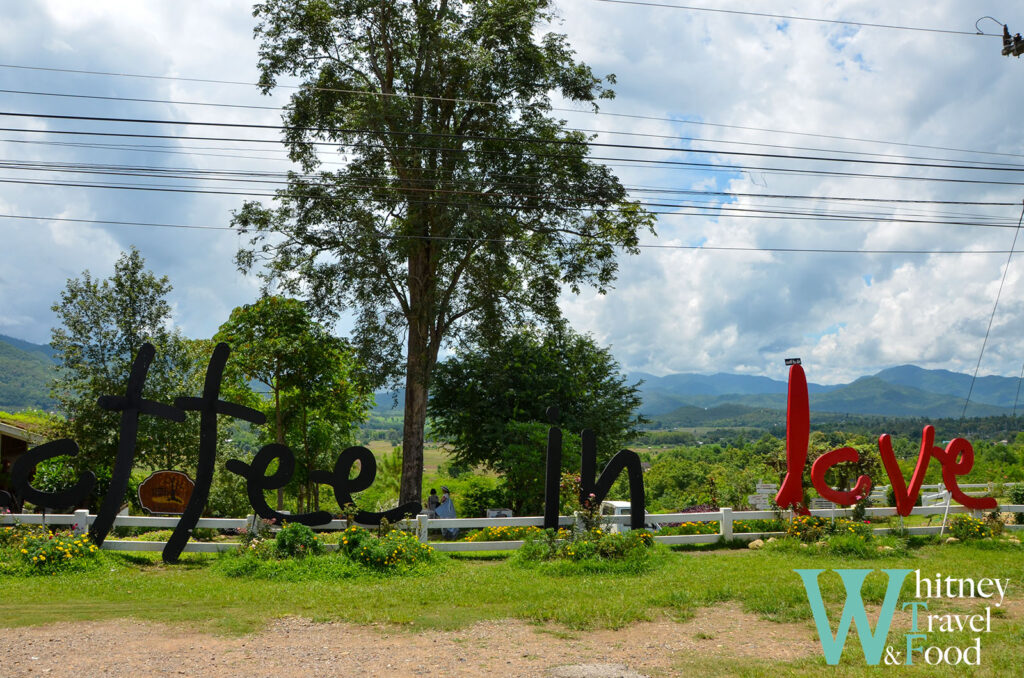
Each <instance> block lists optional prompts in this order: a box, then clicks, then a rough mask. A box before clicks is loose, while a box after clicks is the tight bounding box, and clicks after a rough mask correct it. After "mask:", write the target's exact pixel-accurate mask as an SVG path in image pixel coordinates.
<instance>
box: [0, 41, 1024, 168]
mask: <svg viewBox="0 0 1024 678" xmlns="http://www.w3.org/2000/svg"><path fill="white" fill-rule="evenodd" d="M971 35H975V34H973V33H972V34H971ZM986 35H990V34H986ZM0 68H11V69H21V70H31V71H49V72H56V73H73V74H77V75H95V76H107V77H122V78H143V79H153V80H170V81H182V82H198V83H208V84H219V85H240V86H247V87H254V86H256V87H258V86H259V83H254V82H244V81H238V80H217V79H212V78H189V77H182V76H170V75H150V74H141V73H117V72H109V71H88V70H80V69H72V68H53V67H45V66H27V65H23V64H0ZM275 87H278V88H284V89H302V88H303V87H302V86H300V85H283V84H280V83H279V84H276V85H275ZM305 89H308V90H310V91H316V92H337V93H343V94H353V95H358V96H377V97H385V98H387V97H396V98H407V99H424V100H428V101H442V102H455V103H470V104H481V105H486V106H498V105H500V104H499V103H497V102H494V101H483V100H478V99H459V98H450V97H438V96H428V95H419V94H405V93H402V92H375V91H367V90H355V89H338V88H331V87H306V88H305ZM551 110H552V111H558V112H562V113H577V114H587V115H603V116H608V117H614V118H629V119H634V120H651V121H657V122H669V123H673V124H678V125H699V126H705V127H720V128H723V129H737V130H745V131H753V132H766V133H770V134H790V135H795V136H804V137H815V138H819V139H834V140H839V141H855V142H860V143H871V144H882V145H887V146H901V147H904V148H924V149H929V150H937V151H952V152H956V153H975V154H978V155H993V156H1003V157H1015V158H1020V157H1024V155H1021V154H1018V153H1001V152H996V151H979V150H972V149H964V148H954V147H950V146H933V145H927V144H911V143H906V142H898V141H886V140H881V139H869V138H865V137H847V136H841V135H835V134H819V133H814V132H797V131H793V130H780V129H774V128H767V127H753V126H749V125H732V124H726V123H719V122H707V121H703V120H680V119H678V118H670V117H665V116H654V115H639V114H633V113H611V112H608V111H601V110H593V109H578V108H565V107H552V108H551Z"/></svg>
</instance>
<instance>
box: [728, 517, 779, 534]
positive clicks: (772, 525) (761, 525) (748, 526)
mask: <svg viewBox="0 0 1024 678" xmlns="http://www.w3.org/2000/svg"><path fill="white" fill-rule="evenodd" d="M732 531H733V532H739V533H750V532H785V531H786V523H785V521H784V520H782V518H769V519H763V518H757V519H754V520H734V521H733V522H732Z"/></svg>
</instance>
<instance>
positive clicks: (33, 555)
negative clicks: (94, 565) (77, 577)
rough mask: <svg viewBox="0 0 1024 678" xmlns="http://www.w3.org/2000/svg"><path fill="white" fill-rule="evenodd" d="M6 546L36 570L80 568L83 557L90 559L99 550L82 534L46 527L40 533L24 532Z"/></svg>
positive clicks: (59, 570) (83, 562)
mask: <svg viewBox="0 0 1024 678" xmlns="http://www.w3.org/2000/svg"><path fill="white" fill-rule="evenodd" d="M10 547H11V548H13V549H15V550H17V551H18V553H20V554H21V559H22V561H23V562H24V564H25V565H29V566H31V568H32V570H31V571H32V572H34V573H38V574H54V573H57V572H62V571H65V570H74V569H82V567H83V566H84V565H85V563H86V561H91V560H92V558H93V557H94V556H95V554H96V552H97V551H98V550H99V549H98V548H97V547H96V545H95V544H92V543H90V541H89V537H87V536H86V535H74V534H71V533H70V532H58V533H53V532H50V531H49V530H45V531H44V532H43V533H42V534H40V533H39V532H38V531H31V532H27V533H24V534H23V536H22V537H21V538H20V539H18V540H16V541H14V542H12V543H11V544H10Z"/></svg>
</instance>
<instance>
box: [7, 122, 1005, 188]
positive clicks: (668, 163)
mask: <svg viewBox="0 0 1024 678" xmlns="http://www.w3.org/2000/svg"><path fill="white" fill-rule="evenodd" d="M0 132H18V133H25V134H58V135H77V136H102V137H118V138H143V139H186V140H201V141H232V142H248V143H268V144H280V143H281V142H280V140H275V139H243V138H238V137H201V136H191V135H180V134H146V133H137V132H91V131H83V130H52V129H31V128H13V127H0ZM310 143H311V144H313V145H321V146H344V147H351V148H374V147H376V148H384V146H383V145H374V144H341V143H338V142H310ZM401 148H402V149H403V150H434V151H436V150H446V151H448V152H454V153H475V154H480V155H496V154H500V153H503V152H505V151H499V150H493V149H438V148H437V147H431V146H402V147H401ZM530 155H531V157H536V158H565V157H573V156H566V155H565V154H559V153H537V152H531V153H530ZM779 157H780V158H787V157H789V156H779ZM587 159H588V160H597V161H605V160H613V161H616V162H620V163H621V162H628V163H637V164H642V165H649V166H659V167H661V166H664V167H666V168H673V167H676V168H680V167H688V168H700V169H701V171H723V172H736V173H740V172H744V171H745V172H756V173H765V174H771V173H775V174H791V175H813V176H832V177H849V178H861V179H883V180H893V179H894V180H905V181H933V182H941V183H957V184H977V185H992V186H1021V185H1024V183H1022V182H1016V181H998V180H994V179H962V178H954V177H929V176H910V175H893V174H866V173H858V172H840V171H837V170H816V169H800V168H791V167H761V166H750V165H716V164H714V163H700V162H685V161H679V160H653V159H648V158H627V157H620V156H588V158H587ZM949 169H956V167H952V166H951V167H949ZM969 169H978V168H975V167H971V168H969Z"/></svg>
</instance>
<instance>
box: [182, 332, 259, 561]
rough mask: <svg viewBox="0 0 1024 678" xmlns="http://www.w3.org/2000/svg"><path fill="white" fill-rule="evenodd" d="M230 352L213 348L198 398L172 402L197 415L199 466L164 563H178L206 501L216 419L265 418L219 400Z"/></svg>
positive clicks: (213, 459) (214, 457)
mask: <svg viewBox="0 0 1024 678" xmlns="http://www.w3.org/2000/svg"><path fill="white" fill-rule="evenodd" d="M230 353H231V349H229V348H228V345H227V344H225V343H223V342H222V343H220V344H217V347H216V348H214V349H213V355H212V356H210V363H209V365H207V367H206V381H205V382H203V397H202V398H175V400H174V404H175V405H176V406H177V407H178V408H179V409H182V410H186V411H199V412H200V413H201V414H200V415H199V463H198V465H197V466H196V485H195V487H194V488H193V489H192V496H191V497H189V500H188V506H186V507H185V511H184V512H183V513H182V514H181V520H179V521H178V524H177V525H175V526H174V533H173V534H172V535H171V538H170V539H168V540H167V546H165V547H164V553H163V558H164V562H165V563H174V562H177V561H178V556H180V555H181V552H182V550H183V549H184V548H185V544H187V543H188V537H189V534H191V532H192V528H193V527H195V526H196V523H198V522H199V518H200V516H202V515H203V509H205V508H206V501H207V499H209V498H210V485H212V484H213V470H214V466H215V465H216V462H217V415H218V414H223V415H225V416H228V417H234V418H236V419H242V420H245V421H248V422H249V423H252V424H262V423H264V422H266V420H267V418H266V416H264V414H263V413H262V412H258V411H256V410H254V409H252V408H249V407H245V406H243V405H235V404H234V403H227V402H224V401H223V400H220V384H221V380H222V379H223V378H224V365H225V364H227V362H228V355H230Z"/></svg>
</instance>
